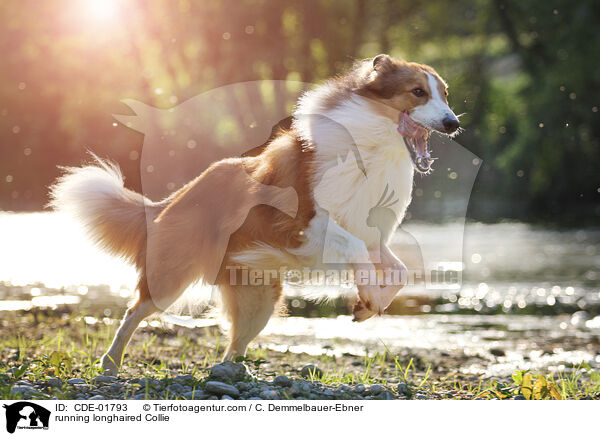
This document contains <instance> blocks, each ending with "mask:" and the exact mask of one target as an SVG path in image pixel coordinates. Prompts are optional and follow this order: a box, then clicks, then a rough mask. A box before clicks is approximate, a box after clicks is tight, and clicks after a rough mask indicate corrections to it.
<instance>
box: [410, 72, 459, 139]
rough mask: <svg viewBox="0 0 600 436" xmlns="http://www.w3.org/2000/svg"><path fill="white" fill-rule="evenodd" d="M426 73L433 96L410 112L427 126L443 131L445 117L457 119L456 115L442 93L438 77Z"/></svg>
mask: <svg viewBox="0 0 600 436" xmlns="http://www.w3.org/2000/svg"><path fill="white" fill-rule="evenodd" d="M426 74H427V80H428V82H429V89H430V90H431V98H430V99H429V101H428V102H427V103H425V104H423V105H420V106H417V107H416V108H414V109H413V110H412V112H411V113H410V117H411V118H412V119H413V120H415V121H416V122H417V123H419V124H421V125H423V126H425V127H428V128H430V129H435V130H441V131H443V130H444V119H446V118H453V119H456V115H454V112H452V110H451V109H450V108H449V107H448V105H447V104H446V102H445V101H444V99H443V98H442V96H441V95H440V91H439V89H438V81H437V79H436V78H435V77H434V76H433V75H432V74H430V73H426Z"/></svg>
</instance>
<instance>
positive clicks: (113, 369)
mask: <svg viewBox="0 0 600 436" xmlns="http://www.w3.org/2000/svg"><path fill="white" fill-rule="evenodd" d="M100 365H101V366H102V369H103V370H104V374H106V375H114V376H116V375H118V374H119V367H118V366H117V364H116V363H115V361H114V359H113V358H112V357H110V356H109V355H108V354H105V355H104V356H102V360H101V361H100Z"/></svg>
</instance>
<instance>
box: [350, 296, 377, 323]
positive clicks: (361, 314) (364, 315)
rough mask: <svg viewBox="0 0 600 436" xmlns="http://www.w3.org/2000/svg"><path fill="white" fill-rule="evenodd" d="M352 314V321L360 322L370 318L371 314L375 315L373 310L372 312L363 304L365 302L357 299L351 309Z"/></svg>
mask: <svg viewBox="0 0 600 436" xmlns="http://www.w3.org/2000/svg"><path fill="white" fill-rule="evenodd" d="M352 314H353V315H354V318H352V321H355V322H362V321H365V320H367V319H369V318H371V317H372V316H373V315H375V312H373V311H372V310H370V309H369V308H367V307H366V306H365V303H363V302H362V301H360V300H359V301H358V302H357V303H356V304H355V305H354V309H352Z"/></svg>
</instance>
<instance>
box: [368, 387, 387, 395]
mask: <svg viewBox="0 0 600 436" xmlns="http://www.w3.org/2000/svg"><path fill="white" fill-rule="evenodd" d="M383 391H384V388H383V386H381V385H371V386H369V393H370V394H371V395H377V394H380V393H382V392H383Z"/></svg>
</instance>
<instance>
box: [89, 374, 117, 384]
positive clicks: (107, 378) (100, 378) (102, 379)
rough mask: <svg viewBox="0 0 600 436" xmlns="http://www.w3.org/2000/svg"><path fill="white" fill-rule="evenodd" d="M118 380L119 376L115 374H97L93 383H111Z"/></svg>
mask: <svg viewBox="0 0 600 436" xmlns="http://www.w3.org/2000/svg"><path fill="white" fill-rule="evenodd" d="M116 381H117V378H116V377H115V376H113V375H97V376H96V377H94V378H93V379H92V383H94V384H96V385H101V384H102V385H105V384H109V383H114V382H116Z"/></svg>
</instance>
